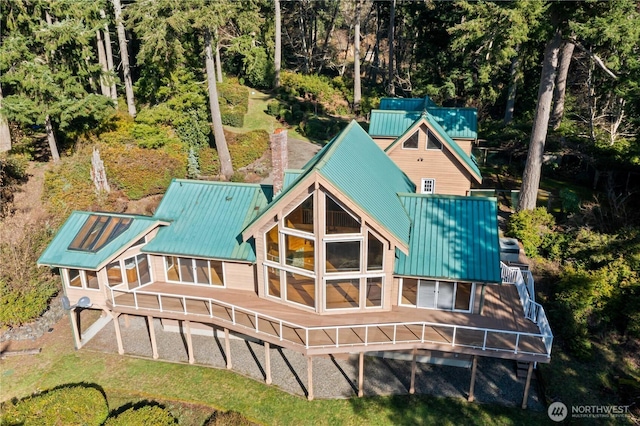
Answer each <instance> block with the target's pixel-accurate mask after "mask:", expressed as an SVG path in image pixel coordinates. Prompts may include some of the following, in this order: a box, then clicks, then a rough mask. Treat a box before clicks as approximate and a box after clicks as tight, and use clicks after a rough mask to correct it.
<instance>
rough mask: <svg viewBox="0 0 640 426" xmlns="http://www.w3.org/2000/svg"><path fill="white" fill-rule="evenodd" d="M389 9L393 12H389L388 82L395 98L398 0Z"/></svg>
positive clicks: (392, 0)
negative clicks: (394, 60) (394, 46)
mask: <svg viewBox="0 0 640 426" xmlns="http://www.w3.org/2000/svg"><path fill="white" fill-rule="evenodd" d="M389 7H390V8H391V10H390V11H389V81H388V86H387V87H388V91H389V95H391V96H395V94H396V86H395V81H394V78H393V76H394V68H393V67H394V62H393V55H394V52H393V39H394V34H395V25H396V23H395V20H396V0H391V2H390V4H389Z"/></svg>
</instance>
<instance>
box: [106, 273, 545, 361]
mask: <svg viewBox="0 0 640 426" xmlns="http://www.w3.org/2000/svg"><path fill="white" fill-rule="evenodd" d="M114 296H115V303H111V304H110V306H109V307H110V308H111V309H112V310H113V311H115V312H121V313H128V314H134V315H145V316H153V317H159V318H171V319H178V320H189V321H195V322H202V323H206V324H214V325H217V326H219V327H224V328H228V329H230V330H232V331H235V332H239V333H242V334H246V335H249V336H252V337H255V338H258V339H261V340H265V341H268V342H270V343H273V344H277V345H280V346H283V347H288V348H291V349H294V350H297V351H299V352H302V353H305V354H307V355H313V354H329V353H333V354H335V353H347V352H360V351H382V350H405V349H412V348H414V347H416V348H422V349H430V350H439V351H443V352H457V353H466V354H472V355H482V356H492V357H497V358H509V359H518V360H522V361H537V362H549V357H548V356H547V352H546V349H545V345H544V342H543V340H542V337H541V336H540V335H539V334H540V330H539V328H538V326H537V325H536V324H534V323H533V322H531V321H529V320H527V319H526V318H525V316H524V312H523V309H522V306H521V304H520V301H519V298H518V293H517V290H516V287H515V286H513V285H509V284H504V285H500V286H487V288H486V292H485V303H484V309H483V314H482V315H478V314H467V313H458V312H447V311H438V310H429V309H416V308H409V307H394V308H393V309H392V310H391V311H389V312H374V311H372V312H368V313H345V314H334V315H317V314H315V313H313V312H310V311H308V310H305V309H301V308H295V307H293V306H290V305H284V304H282V303H278V302H274V301H270V300H267V299H264V298H259V297H258V296H257V295H256V294H255V293H254V292H248V291H239V290H229V289H222V288H213V287H205V286H194V285H185V284H171V283H164V282H156V283H152V284H149V285H146V286H143V287H140V288H138V289H136V291H135V295H134V293H124V292H118V291H116V290H114Z"/></svg>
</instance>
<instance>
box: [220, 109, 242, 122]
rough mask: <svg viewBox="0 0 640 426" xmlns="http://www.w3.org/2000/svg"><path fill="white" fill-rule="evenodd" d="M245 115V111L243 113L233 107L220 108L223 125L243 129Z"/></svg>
mask: <svg viewBox="0 0 640 426" xmlns="http://www.w3.org/2000/svg"><path fill="white" fill-rule="evenodd" d="M244 114H245V111H242V110H241V109H238V108H232V107H221V108H220V118H221V120H222V124H224V125H225V126H231V127H243V126H244Z"/></svg>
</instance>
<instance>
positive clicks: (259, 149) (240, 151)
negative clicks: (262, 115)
mask: <svg viewBox="0 0 640 426" xmlns="http://www.w3.org/2000/svg"><path fill="white" fill-rule="evenodd" d="M225 136H226V137H227V143H228V144H229V152H230V154H231V161H232V162H233V169H234V170H237V169H240V168H242V167H246V166H248V165H249V164H251V163H253V162H254V161H256V160H257V159H258V158H260V157H262V155H263V154H264V153H265V151H266V150H267V148H268V147H269V134H268V133H267V132H266V131H264V130H254V131H252V132H248V133H241V134H231V133H226V135H225Z"/></svg>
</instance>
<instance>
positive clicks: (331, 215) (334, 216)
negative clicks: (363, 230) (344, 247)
mask: <svg viewBox="0 0 640 426" xmlns="http://www.w3.org/2000/svg"><path fill="white" fill-rule="evenodd" d="M326 200H327V203H326V208H325V210H326V228H327V229H326V232H327V234H357V233H359V232H360V222H359V221H358V219H356V218H355V217H353V216H352V215H351V213H349V212H348V211H346V210H345V209H343V208H342V206H340V204H338V203H337V202H336V201H334V200H333V198H331V197H329V196H328V195H327V197H326Z"/></svg>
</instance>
